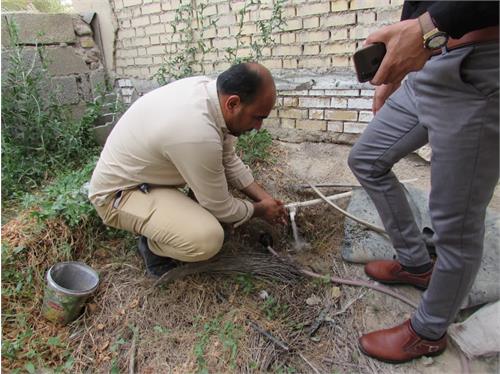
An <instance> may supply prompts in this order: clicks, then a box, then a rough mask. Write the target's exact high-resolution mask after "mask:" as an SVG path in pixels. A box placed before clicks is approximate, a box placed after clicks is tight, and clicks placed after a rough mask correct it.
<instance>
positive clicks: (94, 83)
mask: <svg viewBox="0 0 500 374" xmlns="http://www.w3.org/2000/svg"><path fill="white" fill-rule="evenodd" d="M89 82H90V89H91V90H92V95H93V96H96V95H97V94H98V92H99V90H102V89H104V88H105V86H106V72H105V70H104V69H99V70H92V71H91V72H90V74H89Z"/></svg>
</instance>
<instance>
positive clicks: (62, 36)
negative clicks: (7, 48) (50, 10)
mask: <svg viewBox="0 0 500 374" xmlns="http://www.w3.org/2000/svg"><path fill="white" fill-rule="evenodd" d="M6 18H7V22H15V23H16V24H17V26H18V29H19V36H18V37H19V42H20V43H21V44H36V43H38V44H56V43H69V44H72V43H75V41H76V36H75V31H74V28H73V20H72V18H71V15H69V14H44V13H10V14H7V15H6ZM2 31H3V30H2ZM2 33H3V32H2Z"/></svg>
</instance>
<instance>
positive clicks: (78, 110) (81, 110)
mask: <svg viewBox="0 0 500 374" xmlns="http://www.w3.org/2000/svg"><path fill="white" fill-rule="evenodd" d="M86 110H87V104H86V103H85V102H83V101H80V102H78V104H73V105H71V106H70V111H71V118H72V119H74V120H75V121H79V120H81V119H82V118H83V116H84V115H85V111H86Z"/></svg>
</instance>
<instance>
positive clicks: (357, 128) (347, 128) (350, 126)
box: [344, 122, 367, 134]
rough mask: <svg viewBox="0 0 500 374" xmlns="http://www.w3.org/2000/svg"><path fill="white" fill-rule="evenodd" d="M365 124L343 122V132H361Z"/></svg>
mask: <svg viewBox="0 0 500 374" xmlns="http://www.w3.org/2000/svg"><path fill="white" fill-rule="evenodd" d="M366 126H367V124H366V123H359V122H344V132H346V133H349V134H361V133H362V132H363V131H365V129H366Z"/></svg>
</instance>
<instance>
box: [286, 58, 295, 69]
mask: <svg viewBox="0 0 500 374" xmlns="http://www.w3.org/2000/svg"><path fill="white" fill-rule="evenodd" d="M298 66H299V63H298V61H297V59H296V58H290V59H283V69H297V68H298Z"/></svg>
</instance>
